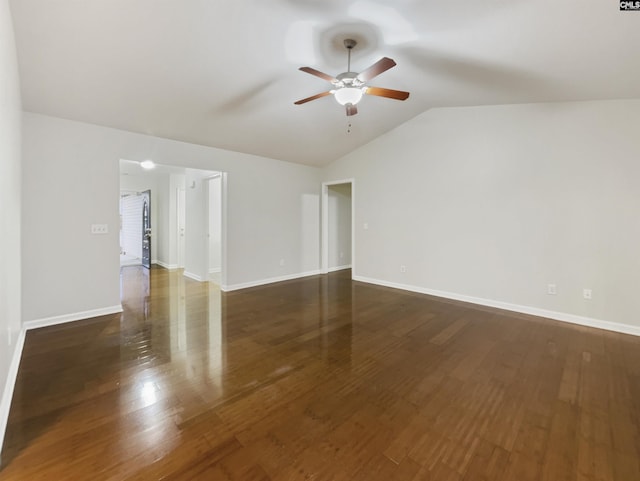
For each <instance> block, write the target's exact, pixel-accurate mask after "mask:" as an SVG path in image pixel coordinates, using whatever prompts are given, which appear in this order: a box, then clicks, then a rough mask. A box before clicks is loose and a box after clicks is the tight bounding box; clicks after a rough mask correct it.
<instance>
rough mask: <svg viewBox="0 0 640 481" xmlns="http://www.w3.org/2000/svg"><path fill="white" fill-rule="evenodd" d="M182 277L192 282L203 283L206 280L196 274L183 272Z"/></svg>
mask: <svg viewBox="0 0 640 481" xmlns="http://www.w3.org/2000/svg"><path fill="white" fill-rule="evenodd" d="M183 276H185V277H188V278H189V279H193V280H194V281H198V282H204V281H206V279H203V278H202V277H200V276H199V275H198V274H194V273H193V272H187V271H184V274H183Z"/></svg>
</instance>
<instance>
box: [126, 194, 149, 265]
mask: <svg viewBox="0 0 640 481" xmlns="http://www.w3.org/2000/svg"><path fill="white" fill-rule="evenodd" d="M142 203H143V198H142V195H141V193H140V192H134V191H120V265H121V266H139V265H141V264H142V243H141V242H140V232H142Z"/></svg>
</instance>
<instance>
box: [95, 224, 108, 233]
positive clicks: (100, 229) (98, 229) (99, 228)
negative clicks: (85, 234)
mask: <svg viewBox="0 0 640 481" xmlns="http://www.w3.org/2000/svg"><path fill="white" fill-rule="evenodd" d="M91 233H92V234H108V233H109V226H108V225H107V224H91Z"/></svg>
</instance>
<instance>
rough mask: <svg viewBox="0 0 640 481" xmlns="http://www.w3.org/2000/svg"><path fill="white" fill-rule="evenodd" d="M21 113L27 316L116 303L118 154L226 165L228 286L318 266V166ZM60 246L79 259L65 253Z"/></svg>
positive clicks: (201, 165) (162, 161) (163, 161)
mask: <svg viewBox="0 0 640 481" xmlns="http://www.w3.org/2000/svg"><path fill="white" fill-rule="evenodd" d="M23 118H24V123H23V130H24V132H23V137H24V142H23V145H24V159H23V166H24V176H25V179H26V180H25V182H24V184H23V189H24V192H23V199H24V204H25V205H24V207H25V212H24V225H23V237H24V239H27V241H26V242H25V243H24V244H23V246H24V248H25V249H26V250H27V251H29V252H30V255H29V256H25V260H24V269H23V275H24V286H25V287H24V293H23V297H24V303H23V306H24V319H26V320H33V319H41V318H47V317H50V316H58V315H65V314H68V313H74V312H78V311H85V310H91V309H99V308H102V307H108V306H113V305H114V304H118V303H119V283H118V274H119V268H118V265H119V261H118V253H119V247H118V229H117V227H118V221H119V219H118V197H119V190H120V186H119V165H118V163H119V159H121V158H123V159H129V160H144V159H147V158H151V159H153V160H154V161H155V162H157V163H159V164H166V165H176V166H184V167H191V168H197V169H205V170H215V171H223V172H227V173H228V182H227V190H228V195H227V202H228V210H227V226H226V227H227V229H226V235H227V257H228V259H227V262H228V266H227V272H226V274H227V287H228V288H229V287H230V288H233V287H238V286H242V285H246V284H249V283H256V282H261V281H265V280H268V279H272V278H276V277H284V276H295V275H300V274H302V273H305V272H309V271H317V270H318V267H319V266H318V262H319V247H318V231H319V191H320V171H319V170H318V169H316V168H312V167H307V166H302V165H297V164H292V163H288V162H281V161H277V160H273V159H267V158H263V157H257V156H252V155H247V154H241V153H237V152H230V151H225V150H221V149H215V148H210V147H205V146H200V145H194V144H188V143H184V142H177V141H172V140H168V139H160V138H156V137H151V136H146V135H141V134H134V133H130V132H124V131H120V130H115V129H109V128H105V127H99V126H95V125H89V124H84V123H80V122H72V121H67V120H63V119H58V118H53V117H47V116H43V115H38V114H31V113H25V114H24V117H23ZM187 190H189V189H188V186H187ZM77 199H85V200H86V201H85V202H78V201H77ZM91 223H108V224H109V226H110V229H111V230H110V233H109V235H106V236H92V235H91V234H90V232H89V226H90V224H91ZM42 232H46V233H47V235H46V236H42V235H40V234H41V233H42ZM67 249H68V251H69V252H72V253H73V255H74V256H76V255H81V256H82V259H83V262H78V263H70V262H68V255H67V254H66V253H65V252H66V250H67ZM280 259H284V261H285V262H284V266H281V265H280ZM61 277H62V278H63V279H64V282H61V280H60V279H61ZM87 279H91V281H92V282H87Z"/></svg>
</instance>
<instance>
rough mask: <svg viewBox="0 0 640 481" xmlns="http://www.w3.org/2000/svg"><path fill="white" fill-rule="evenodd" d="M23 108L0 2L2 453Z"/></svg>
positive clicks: (16, 273)
mask: <svg viewBox="0 0 640 481" xmlns="http://www.w3.org/2000/svg"><path fill="white" fill-rule="evenodd" d="M21 111H22V108H21V104H20V81H19V78H18V62H17V59H16V46H15V40H14V35H13V23H12V20H11V13H10V11H9V2H8V0H0V233H1V235H0V346H2V347H0V388H1V389H2V393H1V394H0V451H1V450H2V442H3V439H4V432H5V428H6V423H7V416H8V415H9V406H10V404H11V393H12V392H13V381H14V379H13V377H14V376H15V372H16V370H17V367H18V366H17V361H19V358H18V357H17V354H16V357H15V359H14V353H19V350H20V347H19V346H18V344H19V343H18V335H19V333H20V329H21V323H20V319H21V312H20V311H21V305H20V297H21V281H20V278H21V274H20V251H21V250H20V214H21V198H20V184H21V169H20V143H21V142H20V136H21V125H20V118H21V115H22V114H21ZM12 360H13V361H14V362H13V364H12Z"/></svg>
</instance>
